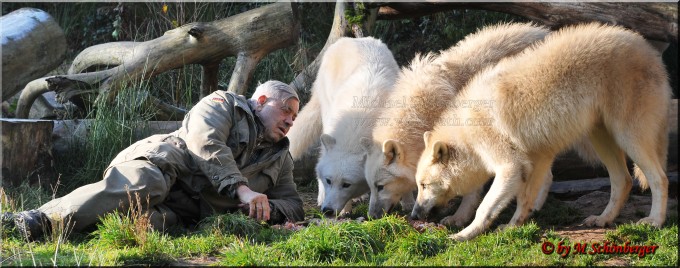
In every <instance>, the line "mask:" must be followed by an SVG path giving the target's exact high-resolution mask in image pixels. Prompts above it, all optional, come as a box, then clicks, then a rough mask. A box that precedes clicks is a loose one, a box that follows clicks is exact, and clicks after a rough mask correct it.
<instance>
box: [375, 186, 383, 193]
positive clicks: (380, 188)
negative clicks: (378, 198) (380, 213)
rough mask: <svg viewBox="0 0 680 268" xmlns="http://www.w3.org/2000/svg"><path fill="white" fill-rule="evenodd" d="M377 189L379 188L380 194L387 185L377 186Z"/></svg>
mask: <svg viewBox="0 0 680 268" xmlns="http://www.w3.org/2000/svg"><path fill="white" fill-rule="evenodd" d="M376 187H377V188H378V192H380V191H382V190H383V188H385V185H377V186H376Z"/></svg>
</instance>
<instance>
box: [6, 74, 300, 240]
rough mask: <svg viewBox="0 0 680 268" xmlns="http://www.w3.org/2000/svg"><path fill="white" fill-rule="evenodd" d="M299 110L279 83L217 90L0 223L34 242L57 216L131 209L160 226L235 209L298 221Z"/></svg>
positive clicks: (75, 223)
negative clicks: (84, 177)
mask: <svg viewBox="0 0 680 268" xmlns="http://www.w3.org/2000/svg"><path fill="white" fill-rule="evenodd" d="M298 110H299V98H298V96H297V93H296V92H295V90H294V89H293V88H291V87H290V86H288V85H286V84H284V83H282V82H278V81H268V82H266V83H264V84H262V85H260V86H258V87H257V89H256V90H255V93H254V94H253V96H252V97H251V98H250V99H246V98H245V97H243V96H241V95H236V94H233V93H231V92H226V91H221V90H218V91H216V92H214V93H212V94H210V95H208V96H207V97H205V98H203V99H202V100H201V101H200V102H199V103H198V104H196V105H195V106H194V107H193V108H192V109H191V110H190V111H189V112H188V114H187V115H186V117H185V118H184V121H183V122H182V126H181V128H180V129H178V130H177V131H175V132H173V133H170V134H160V135H153V136H150V137H148V138H146V139H143V140H140V141H138V142H136V143H134V144H132V145H130V146H129V147H128V148H126V149H125V150H123V151H121V152H120V153H119V154H118V155H117V156H116V157H115V158H114V159H113V161H112V162H111V164H110V165H109V167H108V168H107V169H106V170H105V172H104V178H103V180H101V181H99V182H96V183H92V184H88V185H85V186H82V187H80V188H78V189H75V190H74V191H73V192H71V193H69V194H67V195H65V196H63V197H61V198H57V199H54V200H52V201H50V202H47V203H46V204H44V205H42V206H41V207H40V208H38V209H35V210H30V211H22V212H18V213H9V212H6V213H3V214H2V223H3V225H4V226H9V227H11V225H15V226H16V227H17V228H16V229H17V230H18V231H19V232H20V233H21V234H22V236H25V237H27V238H28V239H29V240H35V239H37V238H40V237H42V236H43V235H45V234H46V233H47V232H49V231H50V230H51V227H50V226H51V225H52V224H55V223H57V222H61V223H64V224H67V225H66V226H67V227H69V229H70V228H73V230H74V231H86V230H89V229H90V228H92V227H94V226H95V224H96V223H97V222H98V220H99V218H100V217H102V216H103V215H105V214H107V213H111V212H114V211H120V212H125V211H127V210H128V209H129V208H130V207H137V208H142V209H144V210H145V211H144V212H148V214H147V215H148V217H149V219H150V222H151V225H152V226H153V228H155V229H159V230H163V229H166V228H168V227H170V226H173V225H177V224H184V225H188V224H195V223H197V222H198V221H199V220H201V219H202V218H205V217H207V216H210V215H213V214H216V213H229V212H236V211H238V210H242V211H244V212H245V213H247V214H248V215H249V216H250V217H251V218H254V219H257V220H259V221H267V222H268V223H271V224H275V223H282V222H284V221H286V220H288V221H293V222H295V221H300V220H303V218H304V211H303V208H302V199H300V196H299V195H298V192H297V190H296V185H295V183H294V182H293V172H292V171H293V161H292V159H291V157H290V154H289V153H288V147H289V142H288V138H286V137H285V135H286V133H288V130H289V129H290V127H291V126H292V125H293V121H294V120H295V117H296V116H297V113H298ZM132 202H136V203H133V204H131V203H132Z"/></svg>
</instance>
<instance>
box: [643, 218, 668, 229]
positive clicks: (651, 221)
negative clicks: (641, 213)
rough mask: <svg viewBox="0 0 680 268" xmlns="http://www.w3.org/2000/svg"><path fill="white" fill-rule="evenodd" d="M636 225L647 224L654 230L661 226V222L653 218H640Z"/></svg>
mask: <svg viewBox="0 0 680 268" xmlns="http://www.w3.org/2000/svg"><path fill="white" fill-rule="evenodd" d="M637 223H638V224H644V223H646V224H649V225H651V226H654V227H656V228H660V227H661V226H662V225H663V221H660V220H659V219H656V218H653V217H646V218H642V219H640V220H639V221H638V222H637Z"/></svg>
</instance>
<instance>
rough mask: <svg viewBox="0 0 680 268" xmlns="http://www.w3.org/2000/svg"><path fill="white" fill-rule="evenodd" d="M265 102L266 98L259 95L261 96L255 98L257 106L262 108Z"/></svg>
mask: <svg viewBox="0 0 680 268" xmlns="http://www.w3.org/2000/svg"><path fill="white" fill-rule="evenodd" d="M266 102H267V96H265V95H261V96H259V97H257V104H258V105H260V106H262V105H264V104H265V103H266Z"/></svg>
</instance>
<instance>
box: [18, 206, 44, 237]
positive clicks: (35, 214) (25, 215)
mask: <svg viewBox="0 0 680 268" xmlns="http://www.w3.org/2000/svg"><path fill="white" fill-rule="evenodd" d="M14 217H15V219H14V223H15V224H16V226H17V230H19V233H20V234H21V236H22V237H26V238H28V240H29V241H34V240H36V239H38V238H41V237H43V235H45V234H49V233H50V232H51V231H52V226H51V224H50V220H49V219H48V218H47V215H45V213H42V212H40V211H38V210H35V209H33V210H29V211H22V212H18V213H15V214H14Z"/></svg>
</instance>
